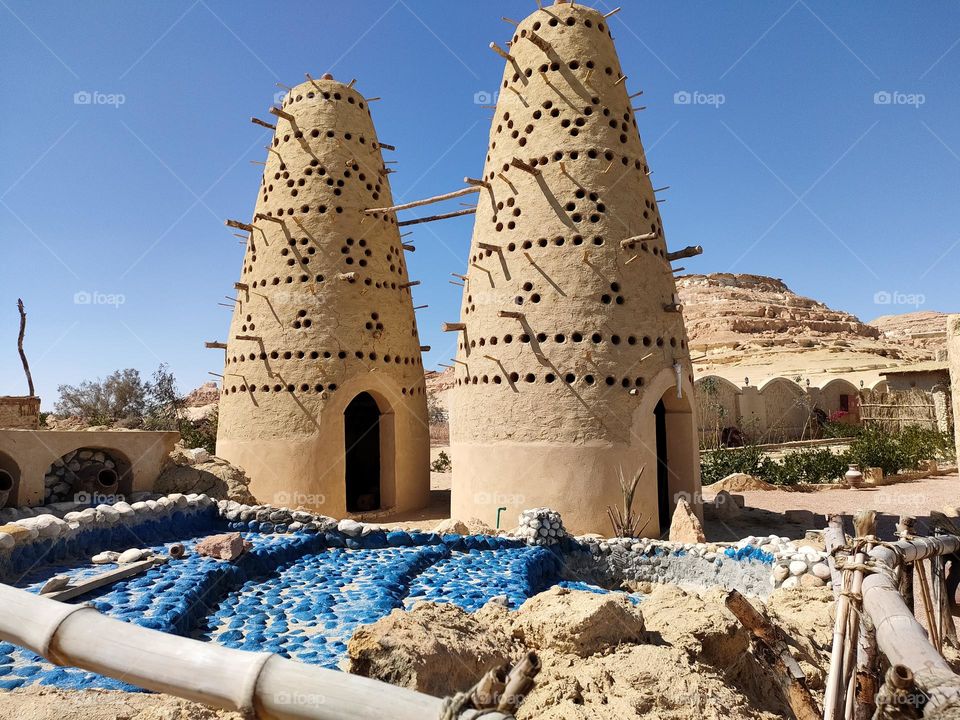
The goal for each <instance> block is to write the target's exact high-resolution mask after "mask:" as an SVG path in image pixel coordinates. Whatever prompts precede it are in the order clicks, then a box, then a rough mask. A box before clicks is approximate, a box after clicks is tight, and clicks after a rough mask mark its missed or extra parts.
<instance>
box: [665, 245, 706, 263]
mask: <svg viewBox="0 0 960 720" xmlns="http://www.w3.org/2000/svg"><path fill="white" fill-rule="evenodd" d="M701 254H703V248H702V247H701V246H700V245H690V246H689V247H685V248H683V250H676V251H674V252H668V253H667V260H669V261H670V262H673V261H674V260H682V259H683V258H690V257H696V256H697V255H701Z"/></svg>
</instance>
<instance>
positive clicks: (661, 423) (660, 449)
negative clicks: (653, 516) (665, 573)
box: [653, 399, 673, 535]
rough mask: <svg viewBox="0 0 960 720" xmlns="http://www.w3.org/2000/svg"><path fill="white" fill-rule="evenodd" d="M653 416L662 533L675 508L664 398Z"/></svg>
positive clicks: (668, 524) (658, 511)
mask: <svg viewBox="0 0 960 720" xmlns="http://www.w3.org/2000/svg"><path fill="white" fill-rule="evenodd" d="M653 417H654V419H655V420H656V426H657V515H658V517H659V520H660V534H661V535H662V534H663V533H664V532H665V531H666V530H667V529H669V527H670V514H671V511H672V509H673V508H672V506H673V503H672V502H671V499H670V460H669V457H668V456H667V409H666V407H664V404H663V399H661V400H659V401H658V402H657V406H656V407H655V408H654V409H653Z"/></svg>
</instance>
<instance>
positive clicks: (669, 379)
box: [448, 2, 700, 536]
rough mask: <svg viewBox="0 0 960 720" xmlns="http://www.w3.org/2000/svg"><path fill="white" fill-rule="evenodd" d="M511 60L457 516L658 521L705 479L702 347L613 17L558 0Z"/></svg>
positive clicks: (460, 361) (481, 250)
mask: <svg viewBox="0 0 960 720" xmlns="http://www.w3.org/2000/svg"><path fill="white" fill-rule="evenodd" d="M491 47H492V48H493V49H494V50H495V51H497V52H498V53H499V54H500V55H501V56H503V57H504V58H505V60H506V68H505V70H504V74H503V82H502V83H501V86H500V91H499V98H498V100H497V104H496V111H495V116H494V119H493V124H492V127H491V129H490V142H489V146H488V149H487V156H486V164H485V166H484V174H483V177H482V181H483V183H485V185H484V187H483V190H484V191H483V192H481V193H480V195H479V205H478V207H477V213H476V220H475V226H474V232H473V239H472V242H471V247H470V256H469V269H468V275H467V280H466V285H465V288H464V293H463V303H462V307H461V317H460V322H459V323H457V324H454V325H450V326H448V329H451V330H456V332H457V334H458V343H457V347H458V351H457V367H456V379H455V385H454V387H453V402H452V406H453V409H452V415H451V431H452V436H451V446H452V455H453V491H452V514H453V516H454V517H456V518H461V519H466V518H470V517H478V518H480V519H483V520H485V521H487V522H489V523H491V524H492V523H493V521H494V520H495V519H496V518H498V512H503V509H504V508H505V510H506V515H505V516H506V517H507V518H510V520H508V522H512V518H516V517H517V514H518V512H520V511H521V510H523V509H524V508H531V507H538V506H549V507H551V508H553V509H555V510H558V511H560V512H561V513H562V515H563V518H564V522H565V524H566V527H567V528H568V529H570V530H572V531H574V532H603V533H609V532H610V530H611V527H610V522H609V519H608V517H607V507H608V506H614V507H622V505H623V493H622V491H621V484H620V478H621V474H622V476H624V477H625V478H626V481H627V483H629V482H630V480H631V479H632V477H633V476H634V475H635V474H636V473H637V472H639V471H640V470H641V468H642V469H643V474H642V476H641V479H640V482H639V485H638V487H637V491H636V496H635V501H634V506H633V507H634V510H635V511H636V512H638V513H640V514H641V515H642V516H643V517H644V520H643V521H642V522H641V525H643V522H645V523H646V524H645V525H643V529H642V533H643V534H644V535H647V536H657V535H659V534H661V533H664V532H666V530H667V529H668V528H669V522H670V517H671V513H672V510H673V508H674V507H675V504H676V502H677V499H678V498H679V497H685V499H687V500H689V501H691V502H692V503H695V501H696V499H697V497H698V491H699V487H700V480H699V455H698V442H697V433H696V424H695V419H694V414H693V413H694V404H693V377H692V370H691V365H690V354H689V350H688V346H687V337H686V332H685V330H684V325H683V315H682V308H681V307H680V305H679V304H678V300H677V294H676V286H675V284H674V279H673V269H672V268H671V265H670V260H671V259H676V258H677V257H685V256H689V255H692V254H696V253H697V252H699V248H689V249H687V250H685V251H681V252H679V253H673V254H671V253H670V252H669V251H668V249H667V244H666V241H665V237H664V230H663V225H662V223H661V219H660V212H659V209H658V206H657V198H656V196H655V191H654V188H653V186H652V185H651V182H650V177H649V175H650V169H649V167H648V166H647V159H646V156H645V154H644V150H643V145H642V144H641V142H640V137H639V135H638V131H637V121H636V116H635V113H634V109H633V108H632V107H631V98H630V97H629V93H628V91H627V80H626V78H625V77H624V74H623V71H622V69H621V67H620V62H619V60H618V59H617V53H616V50H615V48H614V44H613V38H612V36H611V33H610V28H609V27H608V24H607V19H606V18H605V17H604V16H603V15H602V14H601V13H599V12H598V11H596V10H594V9H591V8H589V7H586V6H584V5H582V4H581V3H576V4H574V3H567V2H557V3H556V4H555V5H553V6H549V7H543V8H542V9H540V10H537V11H536V12H535V13H533V15H531V16H530V17H528V18H527V19H525V20H524V21H523V22H521V23H520V24H519V25H518V26H517V28H516V33H515V34H514V36H513V39H512V41H511V42H510V43H507V46H506V48H502V47H499V46H496V45H491Z"/></svg>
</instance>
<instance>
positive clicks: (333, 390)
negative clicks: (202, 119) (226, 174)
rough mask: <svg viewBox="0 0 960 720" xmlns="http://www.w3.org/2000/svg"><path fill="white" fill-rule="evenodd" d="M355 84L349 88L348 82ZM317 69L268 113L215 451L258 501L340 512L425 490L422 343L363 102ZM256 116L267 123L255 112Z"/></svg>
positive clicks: (406, 499) (244, 227)
mask: <svg viewBox="0 0 960 720" xmlns="http://www.w3.org/2000/svg"><path fill="white" fill-rule="evenodd" d="M351 86H352V83H351ZM351 86H348V85H344V84H342V83H339V82H336V81H334V80H333V79H332V78H330V77H328V76H325V77H324V78H322V79H319V80H313V79H309V81H308V82H306V83H303V84H302V85H298V86H297V87H295V88H293V89H292V90H290V92H289V93H288V94H287V95H286V97H285V98H284V100H283V103H282V107H281V108H273V109H272V110H271V112H272V113H273V114H274V116H276V119H275V121H274V122H276V132H275V135H274V137H273V140H272V141H271V143H270V145H269V146H268V148H267V150H268V152H267V157H266V166H265V169H264V174H263V182H262V186H261V188H260V192H259V194H258V196H257V204H256V209H255V211H254V215H253V219H252V220H250V221H249V223H244V222H237V221H233V220H231V221H228V223H227V224H228V225H232V226H233V227H236V228H238V229H240V230H241V231H243V234H244V235H249V239H248V240H247V250H246V254H245V256H244V259H243V270H242V273H241V276H240V282H238V283H237V284H236V294H235V297H236V308H235V310H234V314H233V321H232V322H231V324H230V335H229V338H228V340H227V343H226V369H225V370H224V372H223V375H224V381H223V397H222V399H221V402H220V427H219V433H218V436H217V454H218V455H220V456H221V457H223V458H225V459H227V460H229V461H231V462H233V463H234V464H236V465H239V466H240V467H242V468H243V469H244V470H245V471H246V472H247V474H248V475H249V476H250V477H251V479H252V482H251V487H250V489H251V491H252V492H253V494H254V495H255V496H256V497H257V498H258V499H259V500H260V501H261V502H266V503H274V504H280V505H290V506H297V505H304V506H307V507H311V508H315V509H318V510H321V511H323V512H326V513H328V514H330V515H334V516H336V517H341V516H343V514H344V513H347V512H367V511H375V510H385V509H395V510H404V509H409V508H413V507H417V506H420V505H422V504H424V503H425V501H426V498H427V494H428V492H429V474H428V462H429V436H428V431H427V415H426V397H425V394H424V382H423V367H422V364H421V359H420V343H419V340H418V338H417V326H416V321H415V319H414V313H413V304H412V302H411V294H410V286H411V285H412V284H416V283H410V281H409V280H408V278H407V268H406V263H405V262H404V248H403V245H402V243H401V240H400V233H399V231H398V229H397V225H396V219H395V218H394V216H393V215H390V214H383V213H377V214H371V213H365V212H364V210H365V209H367V208H370V207H377V206H383V205H390V204H391V203H392V198H391V195H390V185H389V182H388V181H387V171H386V169H385V166H384V162H383V158H382V157H381V151H380V148H381V145H380V144H379V143H378V141H377V136H376V133H375V131H374V127H373V121H372V119H371V117H370V110H369V107H368V104H367V101H366V100H365V99H364V97H363V96H362V95H360V93H358V92H357V91H356V90H354V89H353V88H352V87H351ZM254 122H257V123H259V124H261V125H267V126H268V127H272V126H271V125H270V124H269V123H267V122H265V121H262V120H255V121H254Z"/></svg>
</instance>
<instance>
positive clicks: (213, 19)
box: [0, 0, 960, 408]
mask: <svg viewBox="0 0 960 720" xmlns="http://www.w3.org/2000/svg"><path fill="white" fill-rule="evenodd" d="M620 1H621V2H623V3H624V5H625V7H624V9H623V11H622V12H620V13H619V14H618V15H617V16H615V17H614V18H611V26H612V28H613V31H614V35H615V38H616V40H617V46H618V48H619V52H620V56H621V60H622V65H623V68H624V70H625V72H626V73H627V74H628V77H629V79H628V80H627V83H628V88H629V89H630V91H631V92H635V91H637V90H641V89H642V90H644V91H645V94H644V96H643V98H642V100H643V103H644V104H646V105H647V106H648V109H647V110H646V111H645V112H643V113H641V114H640V115H639V121H640V131H641V135H642V138H643V141H644V144H645V146H646V148H647V150H648V156H649V159H650V166H651V168H652V169H653V171H654V175H653V178H654V180H655V185H657V186H662V185H669V186H670V189H669V190H668V191H666V192H665V193H664V194H662V197H666V198H667V202H666V203H665V204H664V205H663V207H662V213H663V217H664V226H665V233H666V237H667V240H668V242H669V243H670V245H671V246H673V247H682V246H684V245H689V244H702V245H703V246H704V248H705V250H706V252H705V254H704V255H703V256H702V257H700V258H697V259H694V260H688V261H684V264H685V265H686V267H687V268H688V270H690V271H694V272H714V271H735V272H750V273H758V274H764V275H772V276H775V277H781V278H783V279H784V280H785V281H786V282H787V284H788V285H790V287H791V288H792V289H794V290H795V291H797V292H799V293H802V294H805V295H810V296H813V297H815V298H818V299H820V300H823V301H825V302H827V303H828V304H829V305H831V306H833V307H835V308H839V309H844V310H848V311H851V312H853V313H855V314H857V315H859V316H860V317H861V318H862V319H864V320H869V319H872V318H873V317H875V316H877V315H880V314H885V313H887V312H904V311H909V310H913V309H915V308H914V307H913V305H911V304H910V303H919V302H921V301H922V304H921V305H920V307H921V309H932V310H945V311H954V312H956V311H960V302H958V293H957V290H956V284H957V281H958V269H960V202H958V199H960V198H958V189H960V122H958V116H960V93H958V91H957V77H958V76H960V4H957V3H956V2H944V1H933V2H924V3H914V2H906V1H903V2H888V1H885V0H878V1H876V2H866V1H865V0H864V1H861V2H847V3H833V2H825V1H823V0H797V1H796V2H791V0H767V1H764V2H758V1H756V0H746V1H744V2H725V3H720V2H706V1H703V2H683V1H681V2H673V3H671V2H657V3H654V2H627V1H626V0H620ZM545 2H546V0H545ZM596 6H597V7H598V8H600V9H602V10H604V11H607V10H610V9H612V7H613V6H612V5H608V4H606V0H598V2H597V3H596ZM535 7H536V4H535V2H534V0H529V1H528V0H523V1H520V0H510V1H509V2H507V1H506V0H501V1H494V0H491V1H490V2H450V1H449V0H445V1H443V2H441V1H440V0H367V1H366V2H362V3H360V2H350V3H348V2H339V3H334V2H312V3H305V2H277V1H273V2H246V1H239V0H238V1H236V2H222V1H218V0H197V1H196V2H192V0H185V1H181V0H171V1H169V2H146V1H143V2H120V1H119V0H102V1H99V2H95V3H75V2H65V1H63V0H45V1H44V2H26V1H24V0H0V67H2V68H3V70H2V78H3V87H2V92H0V117H2V118H3V120H2V123H3V124H2V132H0V158H2V163H0V243H2V251H0V373H2V374H0V379H2V382H0V393H9V394H21V393H25V392H26V387H25V381H24V380H23V377H22V372H21V370H20V363H19V359H18V357H17V353H16V331H17V314H16V298H17V297H18V296H22V297H23V299H24V301H25V302H26V305H27V308H28V312H29V315H30V321H29V329H28V337H27V350H28V354H29V358H30V360H31V363H32V368H33V373H34V376H35V378H36V381H37V386H38V392H39V393H40V394H41V396H42V397H43V399H44V406H45V407H46V408H49V407H51V406H52V404H53V402H54V401H55V399H56V387H57V385H58V384H61V383H77V382H79V381H81V380H83V379H86V378H94V377H98V376H104V375H106V374H107V373H109V372H110V371H112V370H114V369H116V368H122V367H135V368H139V369H141V371H143V372H144V373H145V374H149V373H150V372H151V371H152V370H153V369H154V368H155V367H156V366H157V365H158V364H159V363H160V362H161V361H164V362H167V363H169V364H170V365H171V367H172V369H173V370H174V372H175V373H176V375H177V377H178V379H179V381H180V385H181V387H182V388H183V389H185V390H186V389H190V388H191V387H193V386H195V385H197V384H199V383H201V382H204V381H206V380H209V379H210V376H208V375H207V371H208V370H212V371H214V372H219V371H220V370H221V361H222V355H221V353H219V352H216V351H210V350H204V349H203V342H204V340H212V339H224V337H225V335H226V332H227V326H228V323H229V319H230V312H229V310H228V309H227V308H225V307H221V306H218V305H217V303H218V301H223V302H226V300H223V296H224V295H227V294H230V293H231V290H232V284H233V282H234V281H235V280H236V279H237V278H238V277H239V271H240V262H241V255H242V250H243V248H242V246H241V245H240V244H238V243H237V241H236V238H234V237H233V236H232V235H231V233H230V231H229V230H228V229H227V228H225V227H224V225H223V219H224V218H227V217H236V218H247V217H249V215H250V213H251V212H252V207H253V203H254V200H255V194H256V190H257V185H258V183H259V173H260V169H259V167H258V166H256V165H252V164H250V162H249V161H250V160H259V159H262V158H263V156H264V150H263V146H264V145H265V144H266V143H267V141H268V131H266V130H264V129H262V128H258V127H256V126H253V125H251V124H250V123H249V121H248V118H249V117H250V116H251V115H259V116H261V117H266V111H267V108H268V107H269V106H270V105H271V103H272V102H273V97H274V93H275V92H276V91H277V90H278V88H277V87H276V86H275V84H274V83H275V82H278V81H279V82H282V83H286V84H288V85H293V84H296V83H298V82H301V81H302V80H303V77H304V72H310V73H311V74H315V75H319V74H322V73H323V72H326V71H330V72H333V73H334V75H335V76H336V77H337V78H339V79H350V78H353V77H356V78H357V79H358V82H357V87H358V89H359V90H360V91H361V92H363V93H364V94H365V95H367V96H382V97H383V100H381V101H380V102H378V103H375V104H374V105H373V112H374V120H375V122H376V124H377V130H378V134H379V136H380V138H381V139H382V140H383V141H384V142H387V143H391V144H396V145H397V146H398V152H397V153H396V154H395V155H393V156H392V157H395V158H396V159H398V160H399V161H400V164H399V165H398V166H397V168H398V170H399V172H398V173H396V174H395V175H392V176H391V178H392V181H393V193H394V197H395V198H396V199H397V200H413V199H417V198H420V197H425V196H428V195H432V194H435V193H440V192H445V191H449V190H453V189H456V188H458V187H460V186H461V179H462V178H463V176H464V175H477V174H478V173H479V171H480V169H481V167H482V164H483V158H484V151H485V147H486V142H487V132H488V122H489V119H490V116H491V113H490V111H488V110H484V109H482V108H481V107H480V106H479V105H478V104H476V103H475V95H476V94H477V93H484V92H492V91H495V90H496V88H497V85H498V82H499V80H500V75H501V72H502V62H503V61H502V60H501V59H500V58H499V57H497V56H496V55H494V54H493V53H492V52H491V51H490V50H488V49H487V45H488V43H489V42H490V41H491V40H496V41H498V42H501V43H502V42H503V41H505V40H506V39H508V38H509V36H510V31H511V27H510V26H509V25H507V24H506V23H504V22H503V21H501V20H500V16H501V15H508V16H512V17H514V18H517V19H519V18H521V17H523V16H525V15H526V14H528V13H529V12H531V11H532V10H533V9H535ZM84 92H86V93H99V94H97V95H91V96H83V95H81V96H78V98H79V99H80V100H81V101H82V100H83V99H85V98H88V99H90V100H91V102H89V103H83V102H76V101H75V94H76V93H84ZM678 93H681V94H680V95H678ZM682 93H687V94H686V95H684V94H682ZM877 93H887V95H883V94H881V95H879V96H878V95H877ZM120 96H122V97H120ZM721 96H722V97H721ZM687 99H689V100H690V102H686V103H685V102H683V101H684V100H687ZM121 100H122V102H120V101H121ZM721 100H722V102H720V101H721ZM457 207H459V206H458V205H457V201H453V202H452V203H451V205H450V209H457ZM471 228H472V224H471V219H470V218H469V217H468V218H465V219H457V220H449V221H444V222H440V223H434V224H430V225H426V226H420V227H419V229H417V230H416V232H415V234H414V235H413V236H412V239H413V240H414V241H415V242H416V245H417V252H416V253H415V254H414V255H413V256H412V257H410V260H409V266H410V274H411V277H412V278H413V279H419V280H422V282H423V284H422V285H421V286H419V287H418V288H416V290H415V293H414V298H415V300H416V302H417V303H418V304H424V303H428V304H429V305H430V307H429V309H427V310H425V311H421V312H420V315H419V322H420V331H421V338H422V340H423V341H424V343H425V344H429V345H432V346H433V347H434V350H433V351H432V352H431V353H429V354H428V355H427V357H426V361H427V362H426V365H427V366H428V367H433V366H435V364H436V363H437V362H442V361H444V360H445V359H446V358H448V357H449V356H450V354H451V348H450V338H449V337H445V336H443V335H442V334H441V333H440V332H439V325H440V323H441V322H442V321H444V320H455V319H456V316H457V313H458V310H459V299H460V293H459V290H460V288H458V287H456V286H454V285H451V284H449V282H448V281H449V280H450V273H451V272H462V271H463V269H464V267H465V262H466V255H467V251H468V247H469V241H470V233H471ZM884 292H885V293H890V294H894V293H900V294H901V295H899V296H893V299H895V300H897V301H898V302H899V304H897V303H896V302H895V303H893V304H883V303H879V304H878V303H877V302H876V301H875V296H876V295H877V293H884ZM78 293H79V295H78ZM909 296H913V297H909ZM880 297H881V299H883V298H884V297H885V296H883V295H881V296H880ZM78 299H79V301H80V302H78V301H77V300H78ZM84 300H90V302H83V301H84ZM120 300H122V303H120V302H119V301H120Z"/></svg>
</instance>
